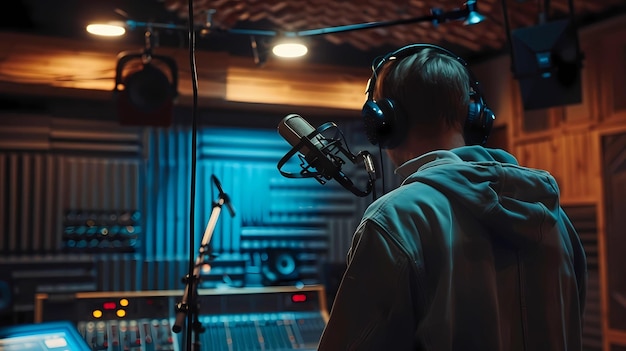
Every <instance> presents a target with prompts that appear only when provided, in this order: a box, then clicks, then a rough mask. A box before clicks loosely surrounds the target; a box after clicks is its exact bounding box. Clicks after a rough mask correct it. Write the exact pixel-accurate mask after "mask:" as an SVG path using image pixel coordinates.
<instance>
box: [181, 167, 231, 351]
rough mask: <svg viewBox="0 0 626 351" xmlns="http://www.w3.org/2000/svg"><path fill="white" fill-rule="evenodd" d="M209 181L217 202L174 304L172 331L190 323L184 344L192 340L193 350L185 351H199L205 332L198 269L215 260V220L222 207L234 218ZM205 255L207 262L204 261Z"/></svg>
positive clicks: (226, 199) (227, 202)
mask: <svg viewBox="0 0 626 351" xmlns="http://www.w3.org/2000/svg"><path fill="white" fill-rule="evenodd" d="M211 179H212V180H213V183H214V184H215V185H216V187H217V188H218V190H219V195H218V198H217V201H215V202H214V203H213V208H212V210H211V217H210V218H209V222H208V223H207V226H206V229H205V230H204V235H203V236H202V242H201V244H200V248H199V250H198V256H197V258H196V261H195V265H194V269H193V274H192V275H191V276H189V274H187V275H186V276H185V278H184V279H183V282H184V283H185V284H186V286H185V292H184V294H183V297H182V299H181V302H179V303H178V304H176V320H175V322H174V326H173V327H172V331H173V332H174V333H180V332H181V331H182V329H183V325H184V324H185V319H189V320H191V321H192V325H191V328H190V329H189V331H190V333H187V338H186V343H187V345H188V346H191V345H192V344H191V339H193V348H190V347H187V350H190V349H193V350H195V351H199V350H200V334H202V333H203V332H204V331H205V328H204V327H203V326H202V323H201V322H200V319H199V318H198V315H199V312H200V306H199V302H198V284H199V282H200V268H201V267H202V266H203V265H204V264H207V262H208V263H210V262H211V261H212V260H213V259H214V258H215V256H214V255H212V254H211V253H210V247H209V244H210V242H211V238H212V237H213V231H214V230H215V226H216V224H217V220H218V219H219V217H220V214H221V212H222V206H223V205H226V206H228V209H229V211H230V214H231V217H234V216H235V211H234V210H233V207H232V205H231V204H230V198H229V197H228V195H227V194H226V193H224V191H223V190H222V186H221V184H220V182H219V180H217V178H216V177H215V176H214V175H212V176H211ZM207 255H208V260H207V261H205V259H206V258H207ZM209 267H210V264H209ZM192 334H193V335H192Z"/></svg>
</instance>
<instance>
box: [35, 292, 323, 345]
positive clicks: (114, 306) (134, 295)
mask: <svg viewBox="0 0 626 351" xmlns="http://www.w3.org/2000/svg"><path fill="white" fill-rule="evenodd" d="M182 294H183V292H182V291H155V292H92V293H77V294H73V295H50V294H39V295H37V296H36V301H35V302H36V303H35V320H36V321H38V322H45V321H54V320H70V321H72V322H74V323H75V325H76V327H77V329H78V331H79V333H80V335H82V337H83V338H84V339H85V341H87V343H88V344H89V346H90V347H91V348H92V350H93V351H104V350H106V351H144V350H146V351H179V350H184V349H185V346H186V340H185V336H186V330H184V329H183V331H182V332H181V333H173V332H172V326H173V323H174V318H175V312H176V311H175V306H176V304H177V303H178V302H179V299H180V298H181V297H182ZM198 294H199V296H198V306H199V308H200V314H199V316H198V319H199V321H200V323H201V325H202V327H203V328H204V330H203V331H202V332H201V333H199V334H198V335H197V336H198V341H199V343H200V350H206V351H213V350H215V351H243V350H266V351H271V350H283V351H284V350H315V349H316V348H317V343H318V340H319V338H320V336H321V333H322V330H323V329H324V326H325V325H326V321H327V319H328V314H327V312H326V308H325V296H324V289H323V287H322V286H307V287H303V288H296V287H263V288H229V289H204V290H202V289H201V290H199V291H198ZM194 336H195V334H194Z"/></svg>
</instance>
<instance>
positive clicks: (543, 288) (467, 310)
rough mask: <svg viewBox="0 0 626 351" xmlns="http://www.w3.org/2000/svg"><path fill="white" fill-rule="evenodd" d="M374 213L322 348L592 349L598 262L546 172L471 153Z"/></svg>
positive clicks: (351, 256) (450, 157)
mask: <svg viewBox="0 0 626 351" xmlns="http://www.w3.org/2000/svg"><path fill="white" fill-rule="evenodd" d="M396 173H398V174H399V175H400V176H402V177H404V178H405V179H404V182H403V183H402V185H401V186H400V187H399V188H398V189H395V190H394V191H391V192H389V193H388V194H386V195H384V196H382V197H381V198H380V199H378V200H377V201H375V202H374V203H373V204H371V205H370V206H369V207H368V209H367V210H366V212H365V214H364V216H363V219H362V221H361V224H360V225H359V227H358V228H357V230H356V233H355V235H354V238H353V243H352V246H351V248H350V252H349V253H348V267H347V270H346V273H345V275H344V277H343V280H342V282H341V285H340V287H339V290H338V292H337V295H336V296H335V300H334V305H333V308H332V311H331V315H330V320H329V321H328V324H327V326H326V329H325V330H324V333H323V335H322V338H321V340H320V344H319V350H332V351H335V350H437V351H446V350H481V351H489V350H503V351H504V350H506V351H508V350H533V351H536V350H550V351H556V350H581V349H582V345H581V332H582V315H583V310H584V301H585V291H586V259H585V254H584V251H583V248H582V245H581V242H580V239H579V237H578V235H577V233H576V231H575V229H574V227H573V226H572V224H571V222H570V221H569V219H568V218H567V216H566V214H565V213H564V212H563V210H562V209H561V207H560V203H559V189H558V186H557V184H556V181H555V180H554V178H553V177H552V176H551V175H550V174H549V173H548V172H546V171H542V170H536V169H530V168H524V167H521V166H519V165H518V163H517V161H516V160H515V158H514V157H513V156H511V155H510V154H508V153H506V152H504V151H502V150H494V149H486V148H482V147H478V146H466V147H462V148H458V149H454V150H451V151H435V152H431V153H428V154H425V155H423V156H421V157H418V158H416V159H413V160H411V161H408V162H407V163H405V164H403V165H402V166H400V167H399V168H398V169H397V170H396Z"/></svg>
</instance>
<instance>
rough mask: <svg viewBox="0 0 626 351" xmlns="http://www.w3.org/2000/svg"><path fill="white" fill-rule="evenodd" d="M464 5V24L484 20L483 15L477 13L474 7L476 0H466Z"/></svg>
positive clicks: (469, 24) (467, 24) (468, 24)
mask: <svg viewBox="0 0 626 351" xmlns="http://www.w3.org/2000/svg"><path fill="white" fill-rule="evenodd" d="M465 6H466V7H467V18H466V19H465V22H463V23H464V24H465V25H466V26H471V25H473V24H478V23H480V22H482V21H484V20H485V16H483V15H481V14H480V13H478V9H477V8H476V0H468V1H467V3H466V4H465Z"/></svg>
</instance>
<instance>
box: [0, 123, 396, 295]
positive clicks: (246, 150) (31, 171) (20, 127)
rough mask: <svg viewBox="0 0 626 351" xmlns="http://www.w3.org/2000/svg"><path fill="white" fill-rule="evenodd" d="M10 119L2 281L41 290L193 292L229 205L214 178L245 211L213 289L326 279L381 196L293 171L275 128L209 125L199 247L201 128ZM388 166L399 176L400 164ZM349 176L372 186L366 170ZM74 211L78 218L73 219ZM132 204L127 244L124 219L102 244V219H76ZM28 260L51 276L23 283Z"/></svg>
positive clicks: (218, 244) (220, 250)
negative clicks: (281, 167)
mask: <svg viewBox="0 0 626 351" xmlns="http://www.w3.org/2000/svg"><path fill="white" fill-rule="evenodd" d="M0 123H1V127H2V128H1V129H0V199H2V202H1V203H0V204H1V205H2V207H1V208H0V230H1V231H2V235H1V238H0V254H1V256H2V257H1V258H0V264H1V265H2V267H0V270H2V271H3V272H4V273H2V275H1V276H0V282H8V283H9V284H24V286H26V285H28V287H29V289H34V288H33V287H32V286H33V284H35V285H37V289H38V290H39V291H40V292H41V291H43V292H46V289H52V290H56V291H60V292H63V290H64V289H65V290H67V291H75V290H79V291H91V290H101V291H119V290H128V291H132V290H163V289H181V288H183V287H184V285H183V283H182V278H183V277H184V276H185V274H186V273H187V270H188V262H189V257H190V254H191V255H193V256H194V257H195V256H197V254H198V252H199V251H198V250H199V245H200V242H201V240H202V237H203V234H204V230H205V228H206V226H207V221H208V220H209V218H210V216H211V211H212V209H213V205H214V201H216V200H217V190H216V189H215V188H214V187H213V186H212V183H211V176H212V175H215V176H216V177H217V178H218V179H219V180H220V182H221V184H222V187H223V189H224V191H225V192H226V193H227V194H228V195H229V197H230V199H231V203H232V205H233V207H234V208H235V211H236V215H235V216H234V217H231V216H230V213H229V211H228V210H227V209H226V208H222V211H221V213H220V216H219V219H218V222H217V226H216V228H215V230H214V232H213V236H212V240H211V245H210V246H211V249H212V252H213V253H214V254H215V258H214V259H212V260H211V262H210V263H211V267H212V269H211V270H210V272H209V273H208V274H205V275H203V280H202V283H203V284H204V286H206V287H211V286H217V285H222V284H226V285H233V286H242V285H247V286H250V285H264V284H294V282H303V283H305V284H314V283H320V282H324V278H325V277H324V274H325V272H326V268H325V267H326V265H328V264H335V265H337V266H339V267H342V266H343V265H344V264H345V254H346V252H347V250H348V247H349V245H350V241H351V237H352V234H353V231H354V229H355V228H356V226H357V224H358V221H359V219H360V217H361V215H362V213H363V210H364V209H365V207H366V206H367V205H368V204H369V203H371V200H372V199H371V198H370V197H367V198H359V197H356V196H355V195H353V194H352V193H350V192H349V191H347V190H345V189H343V188H342V187H340V186H339V185H338V184H337V183H336V182H334V181H330V182H328V183H327V184H325V185H321V184H319V183H318V182H316V181H315V180H313V179H289V178H285V177H283V176H281V174H280V173H279V172H278V170H277V162H278V160H279V159H280V158H281V157H282V156H283V155H285V153H287V151H288V150H289V149H290V148H291V146H290V145H288V144H287V142H286V141H285V140H284V139H283V138H282V137H280V135H278V133H277V132H276V129H275V127H271V128H257V127H245V126H242V127H232V126H225V127H221V126H207V125H206V124H205V125H203V126H201V127H200V128H199V130H198V134H197V136H198V138H197V149H196V151H197V158H196V162H197V163H196V167H197V173H196V175H197V178H196V192H195V204H196V206H195V208H194V211H193V214H194V221H193V225H194V243H193V245H192V244H191V243H190V232H191V230H190V227H191V225H190V224H191V211H190V200H191V198H190V195H191V194H190V189H191V183H190V180H191V173H190V172H191V154H192V148H191V136H192V132H191V129H190V128H189V127H188V126H186V125H185V126H173V127H171V128H152V127H122V126H120V125H119V124H118V123H117V122H116V121H107V120H98V119H97V118H93V119H89V118H84V119H79V118H65V117H63V116H58V115H55V114H52V115H48V114H24V113H4V114H3V116H2V120H1V122H0ZM340 127H341V128H343V130H344V133H345V136H346V139H347V140H349V141H350V147H351V148H352V151H353V152H355V153H356V152H358V151H360V150H363V148H364V147H365V144H364V143H363V140H364V138H363V137H362V132H361V131H360V130H359V124H358V123H354V122H351V123H346V124H343V125H340ZM374 152H375V150H372V153H374ZM293 162H294V161H292V162H291V163H289V165H291V166H293V165H294V164H293ZM296 166H297V164H296ZM385 172H386V173H387V174H388V178H393V176H390V174H391V172H392V169H391V167H387V168H386V169H385ZM349 175H350V176H351V177H353V180H354V181H355V182H357V183H359V182H363V183H364V181H365V174H364V172H361V173H352V174H351V173H349ZM387 186H388V187H390V185H389V184H388V185H387ZM70 213H72V216H74V217H72V218H74V219H76V218H78V219H79V220H78V223H69V222H68V216H69V214H70ZM125 213H132V214H134V215H133V216H132V217H131V218H135V219H136V223H133V224H132V225H130V226H122V227H123V229H124V230H127V232H125V233H126V234H128V233H131V234H132V235H134V238H135V239H134V240H133V241H127V242H126V243H127V244H129V245H130V246H128V247H124V249H122V247H121V246H120V243H119V241H116V240H112V238H113V236H112V233H113V231H112V229H111V228H108V234H106V235H103V234H102V233H100V232H98V231H96V232H95V233H96V234H94V232H92V233H91V234H89V235H95V238H98V240H99V241H98V240H94V237H93V236H92V237H88V236H87V235H88V233H87V232H88V230H89V229H90V228H91V227H89V228H87V230H86V231H83V232H81V233H82V234H77V232H76V231H75V230H76V228H75V227H76V226H75V224H81V223H82V225H83V226H87V227H88V226H89V225H88V224H87V223H91V224H93V226H97V225H98V224H97V223H98V221H97V218H96V219H95V220H93V221H91V220H90V216H92V215H93V216H96V215H94V214H98V216H100V217H106V218H108V219H109V221H112V218H115V220H118V219H119V218H121V217H123V216H124V214H125ZM77 214H82V216H84V218H83V217H80V216H78V215H77ZM113 215H114V216H113ZM96 217H97V216H96ZM81 218H82V219H81ZM81 221H82V222H81ZM68 223H69V224H72V226H73V227H74V228H72V229H71V230H72V232H71V235H69V234H68V227H70V225H69V224H68ZM94 223H95V224H94ZM96 228H97V227H96ZM129 228H130V229H129ZM91 229H94V228H91ZM100 229H101V228H100ZM94 230H95V229H94ZM120 233H121V232H120ZM81 235H85V236H84V237H85V238H86V239H89V240H84V241H81V240H82V239H81V238H82V236H81ZM70 239H71V240H70ZM70 242H71V245H70V244H69V243H70ZM98 242H99V243H100V245H95V244H93V245H92V244H90V243H96V244H97V243H98ZM103 244H106V245H103ZM94 245H95V246H94ZM277 262H278V263H277ZM27 263H28V264H29V267H30V265H32V264H35V265H36V266H37V267H36V270H37V272H40V273H41V276H37V275H34V276H32V277H33V278H32V279H33V281H34V282H32V281H31V282H28V283H27V282H23V281H19V282H17V283H16V279H17V278H16V277H15V276H16V275H18V273H19V272H22V271H23V270H24V269H26V268H24V267H25V265H26V264H27ZM292 265H295V267H296V268H295V270H294V272H291V271H290V270H291V268H293V267H292ZM53 266H54V267H56V266H62V267H64V268H63V272H64V274H63V275H61V276H54V275H53V274H51V273H49V272H46V271H45V269H46V267H53ZM276 268H280V269H279V270H278V272H276ZM69 271H72V272H69ZM68 272H69V273H70V274H68ZM277 273H278V274H277ZM69 276H75V277H79V276H80V277H81V279H79V281H76V280H71V279H69V278H68V277H69ZM335 278H336V277H335ZM48 280H49V281H48ZM24 296H26V297H25V299H26V301H27V302H28V301H32V300H30V299H29V298H28V294H25V295H24ZM27 302H25V303H27Z"/></svg>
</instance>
